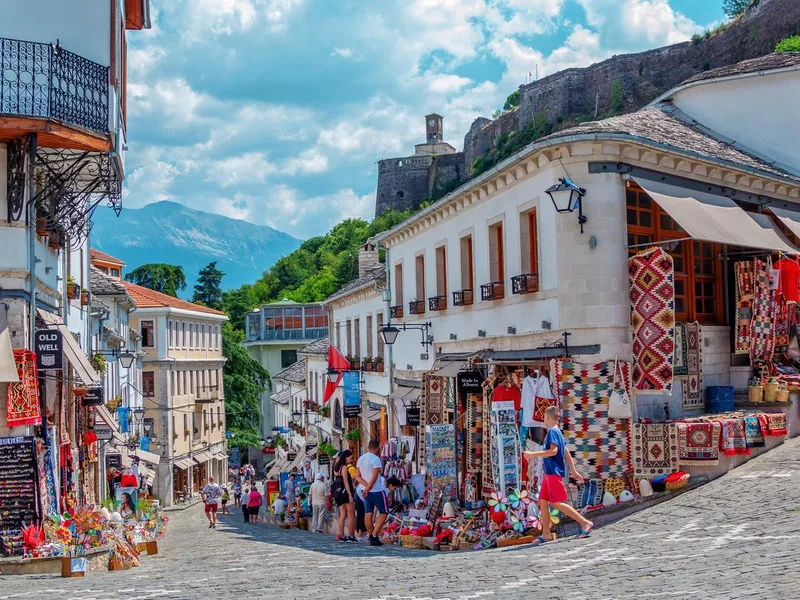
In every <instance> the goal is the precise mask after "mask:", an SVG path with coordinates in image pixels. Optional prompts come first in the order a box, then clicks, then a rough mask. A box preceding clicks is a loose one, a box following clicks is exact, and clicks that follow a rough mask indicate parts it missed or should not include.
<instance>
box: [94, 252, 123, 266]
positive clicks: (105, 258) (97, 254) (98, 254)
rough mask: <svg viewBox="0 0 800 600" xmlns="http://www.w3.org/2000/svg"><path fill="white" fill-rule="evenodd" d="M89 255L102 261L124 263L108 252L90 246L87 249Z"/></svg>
mask: <svg viewBox="0 0 800 600" xmlns="http://www.w3.org/2000/svg"><path fill="white" fill-rule="evenodd" d="M89 257H90V258H94V259H97V260H102V261H105V262H110V263H116V264H118V265H124V264H125V263H124V262H122V261H121V260H120V259H118V258H114V257H113V256H111V255H110V254H106V253H105V252H100V250H95V249H94V248H90V249H89Z"/></svg>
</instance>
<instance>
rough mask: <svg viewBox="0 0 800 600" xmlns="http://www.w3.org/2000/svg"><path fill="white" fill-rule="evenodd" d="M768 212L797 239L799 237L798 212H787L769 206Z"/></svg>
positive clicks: (799, 214)
mask: <svg viewBox="0 0 800 600" xmlns="http://www.w3.org/2000/svg"><path fill="white" fill-rule="evenodd" d="M769 210H770V211H771V212H772V214H773V215H775V216H776V217H778V220H779V221H780V222H781V223H783V224H784V225H786V227H787V229H789V231H791V232H792V233H793V234H795V235H796V236H797V237H800V212H795V211H793V210H787V209H785V208H777V207H775V206H770V207H769Z"/></svg>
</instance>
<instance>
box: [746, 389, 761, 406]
mask: <svg viewBox="0 0 800 600" xmlns="http://www.w3.org/2000/svg"><path fill="white" fill-rule="evenodd" d="M747 398H748V400H749V401H750V403H751V404H758V403H759V402H763V401H764V387H763V386H761V385H751V386H750V387H749V388H747Z"/></svg>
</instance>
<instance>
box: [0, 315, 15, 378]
mask: <svg viewBox="0 0 800 600" xmlns="http://www.w3.org/2000/svg"><path fill="white" fill-rule="evenodd" d="M18 381H19V374H18V373H17V363H16V361H15V360H14V348H12V347H11V332H10V331H9V330H8V308H7V305H5V304H0V383H16V382H18Z"/></svg>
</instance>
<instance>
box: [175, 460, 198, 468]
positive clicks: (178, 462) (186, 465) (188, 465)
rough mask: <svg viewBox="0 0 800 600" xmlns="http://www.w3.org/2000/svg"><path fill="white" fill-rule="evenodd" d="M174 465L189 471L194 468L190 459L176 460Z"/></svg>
mask: <svg viewBox="0 0 800 600" xmlns="http://www.w3.org/2000/svg"><path fill="white" fill-rule="evenodd" d="M175 465H176V466H177V467H178V468H180V469H191V468H192V467H193V466H194V461H193V460H191V459H190V458H176V459H175Z"/></svg>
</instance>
